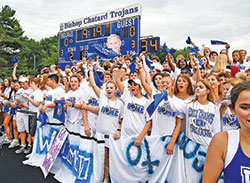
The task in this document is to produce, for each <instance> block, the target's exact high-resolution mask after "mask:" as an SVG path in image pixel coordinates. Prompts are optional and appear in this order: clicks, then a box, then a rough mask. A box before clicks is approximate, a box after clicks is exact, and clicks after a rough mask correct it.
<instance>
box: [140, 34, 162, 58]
mask: <svg viewBox="0 0 250 183" xmlns="http://www.w3.org/2000/svg"><path fill="white" fill-rule="evenodd" d="M140 52H141V53H144V54H145V53H148V52H150V53H152V54H157V53H160V38H159V37H152V38H146V39H141V40H140Z"/></svg>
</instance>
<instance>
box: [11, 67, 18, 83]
mask: <svg viewBox="0 0 250 183" xmlns="http://www.w3.org/2000/svg"><path fill="white" fill-rule="evenodd" d="M17 66H18V64H15V65H14V68H13V72H12V78H13V80H17V77H16V68H17Z"/></svg>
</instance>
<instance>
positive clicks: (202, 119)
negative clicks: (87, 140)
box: [0, 44, 250, 182]
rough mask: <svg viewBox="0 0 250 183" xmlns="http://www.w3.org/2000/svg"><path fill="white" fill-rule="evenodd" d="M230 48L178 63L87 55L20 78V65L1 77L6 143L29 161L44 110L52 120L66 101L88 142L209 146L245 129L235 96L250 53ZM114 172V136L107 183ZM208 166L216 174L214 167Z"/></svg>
mask: <svg viewBox="0 0 250 183" xmlns="http://www.w3.org/2000/svg"><path fill="white" fill-rule="evenodd" d="M193 46H194V48H195V45H194V44H193ZM229 49H230V46H229V45H228V44H226V45H225V49H222V50H221V51H220V53H217V52H216V51H211V50H210V48H209V47H206V46H205V45H202V48H201V49H200V50H196V49H193V50H190V52H189V53H188V57H187V58H185V57H184V56H183V55H178V56H177V57H176V59H174V58H173V56H172V55H171V52H170V51H168V50H167V49H164V50H165V52H166V57H165V59H164V60H160V59H159V57H157V56H153V55H152V54H150V53H146V54H142V53H141V54H139V55H137V54H134V55H125V56H121V57H115V58H113V59H110V60H109V61H103V62H101V59H100V57H99V56H97V57H88V55H86V56H84V57H83V58H82V60H81V61H78V62H77V61H75V60H74V61H73V62H72V64H73V66H69V65H67V66H66V67H65V70H64V71H62V69H61V67H60V66H59V65H51V66H50V67H45V68H43V69H42V70H41V74H39V75H38V76H37V77H34V76H30V75H28V76H24V75H21V76H19V77H17V76H16V70H17V69H18V64H15V65H14V69H13V74H12V77H8V78H4V79H0V103H1V114H0V119H1V121H0V125H2V131H3V132H4V133H5V135H6V138H5V140H4V143H5V144H8V148H15V147H18V148H17V150H16V151H15V153H17V154H21V153H25V154H27V158H28V157H29V154H30V153H31V152H32V144H33V142H34V137H35V135H36V128H37V119H38V115H39V113H40V111H41V112H42V113H44V112H46V114H47V115H48V118H49V119H52V118H53V112H54V107H55V102H54V101H55V100H65V107H64V108H65V111H66V120H65V123H70V124H80V125H82V126H84V132H82V134H83V135H85V136H92V135H93V133H96V132H97V133H101V134H105V135H109V136H113V138H114V139H119V138H120V136H136V139H135V142H134V145H135V146H140V145H141V142H142V140H143V138H144V136H146V135H151V136H153V135H154V136H166V135H167V136H169V135H170V136H172V138H171V141H170V143H169V144H168V145H167V147H166V153H167V154H168V155H171V154H173V151H174V144H175V142H176V140H177V137H178V135H179V133H180V131H183V132H184V133H185V135H186V136H187V137H189V138H190V139H191V140H193V141H195V142H197V143H199V144H201V145H206V146H208V145H209V144H210V142H211V140H212V137H213V136H214V135H215V134H216V133H218V132H222V131H229V130H237V129H239V128H240V125H239V123H240V122H239V119H238V117H237V115H236V114H237V113H235V112H232V111H231V110H230V107H231V100H230V97H231V90H232V88H233V87H234V86H236V85H238V84H240V83H244V82H245V81H249V80H250V57H249V56H247V51H246V50H243V49H242V50H234V51H233V52H232V55H229ZM249 88H250V87H249ZM249 105H250V104H249ZM248 107H249V106H248ZM50 122H52V120H51V121H50ZM53 123H61V122H60V121H59V120H55V119H54V120H53ZM108 167H109V140H108V138H106V139H105V168H104V182H109V180H108V179H109V169H108ZM206 167H208V168H207V169H206V170H207V171H208V172H209V171H210V170H209V168H210V167H209V164H208V166H206ZM206 167H205V168H206ZM209 173H211V172H209ZM205 177H206V176H205Z"/></svg>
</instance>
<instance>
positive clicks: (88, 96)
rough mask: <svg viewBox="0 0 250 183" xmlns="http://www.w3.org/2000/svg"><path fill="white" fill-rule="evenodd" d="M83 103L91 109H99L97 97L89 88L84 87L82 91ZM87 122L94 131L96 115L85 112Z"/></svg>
mask: <svg viewBox="0 0 250 183" xmlns="http://www.w3.org/2000/svg"><path fill="white" fill-rule="evenodd" d="M83 101H84V102H85V103H86V104H88V105H89V106H91V107H95V108H99V101H98V97H97V95H96V94H95V92H94V90H93V89H92V88H91V87H89V86H86V87H85V88H84V90H83ZM87 120H88V124H89V126H90V128H91V129H92V130H94V131H96V120H97V115H96V114H94V113H92V112H90V111H87Z"/></svg>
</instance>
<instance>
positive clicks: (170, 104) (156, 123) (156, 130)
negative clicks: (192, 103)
mask: <svg viewBox="0 0 250 183" xmlns="http://www.w3.org/2000/svg"><path fill="white" fill-rule="evenodd" d="M162 88H163V89H164V90H167V92H168V100H167V101H166V100H164V99H163V100H162V101H161V102H160V104H159V106H158V107H157V109H156V111H155V112H154V113H153V115H152V131H151V135H152V136H166V135H168V136H172V138H171V140H170V142H169V144H168V145H167V147H166V153H167V154H173V151H174V144H175V142H176V139H177V137H178V135H179V133H180V131H181V123H182V119H181V118H179V117H178V115H179V114H178V112H179V111H180V109H179V108H180V106H181V104H180V102H177V100H176V97H175V96H174V80H173V79H172V78H171V77H170V75H169V74H164V75H163V78H162Z"/></svg>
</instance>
